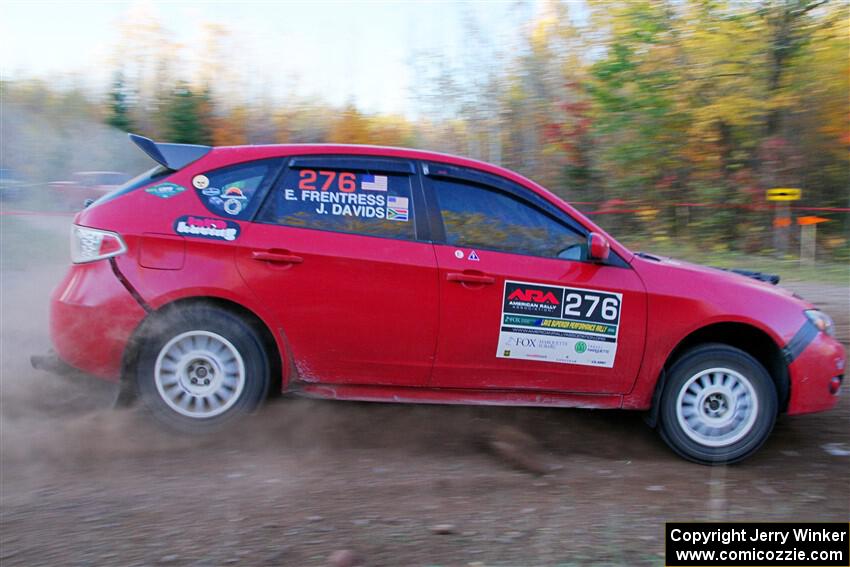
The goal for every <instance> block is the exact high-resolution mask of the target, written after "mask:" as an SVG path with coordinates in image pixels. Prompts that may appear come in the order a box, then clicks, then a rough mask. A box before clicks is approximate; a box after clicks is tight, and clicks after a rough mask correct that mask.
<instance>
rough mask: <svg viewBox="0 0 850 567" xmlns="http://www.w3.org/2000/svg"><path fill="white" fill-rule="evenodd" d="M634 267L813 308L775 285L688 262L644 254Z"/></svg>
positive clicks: (790, 292) (727, 291) (795, 295)
mask: <svg viewBox="0 0 850 567" xmlns="http://www.w3.org/2000/svg"><path fill="white" fill-rule="evenodd" d="M632 265H633V266H634V267H635V269H636V270H637V271H638V273H641V272H643V271H645V270H657V269H659V268H660V269H663V270H665V271H667V270H674V271H675V272H676V273H677V275H680V276H681V277H682V281H688V280H691V281H693V280H699V281H700V282H701V283H702V284H706V283H709V284H710V285H711V286H712V289H713V290H714V291H715V292H717V293H722V292H726V293H737V292H740V291H744V290H750V291H756V292H759V293H765V294H769V295H773V296H775V297H781V298H785V299H788V300H790V301H792V302H795V303H798V304H799V305H800V306H801V307H803V308H804V309H811V308H813V305H812V304H811V303H809V302H807V301H805V300H804V299H803V298H801V297H800V296H799V295H797V294H795V293H794V292H792V291H790V290H788V289H786V288H784V287H782V286H780V285H773V284H770V283H767V282H763V281H760V280H757V279H755V278H752V277H749V276H745V275H742V274H738V273H735V272H732V271H729V270H724V269H721V268H713V267H711V266H703V265H700V264H693V263H691V262H686V261H684V260H677V259H675V258H670V257H666V256H659V255H656V254H647V253H643V252H639V253H638V254H636V255H635V257H634V259H633V260H632Z"/></svg>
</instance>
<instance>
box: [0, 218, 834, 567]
mask: <svg viewBox="0 0 850 567" xmlns="http://www.w3.org/2000/svg"><path fill="white" fill-rule="evenodd" d="M69 222H70V219H69V218H63V217H58V218H57V217H53V218H38V217H27V218H25V219H23V218H22V219H17V220H15V221H14V222H7V221H6V220H5V219H4V221H3V235H2V236H3V243H2V246H3V248H2V254H4V255H5V258H4V269H3V272H2V282H0V283H2V289H1V291H2V306H1V307H2V343H1V344H0V347H2V352H1V353H0V355H2V367H0V370H2V380H0V457H1V458H0V564H2V565H3V566H10V567H11V566H13V565H25V566H32V565H121V566H125V565H159V564H162V565H228V564H239V565H294V566H302V565H303V566H306V565H327V564H329V563H328V562H329V558H330V557H331V555H332V554H334V552H338V551H340V550H350V551H351V552H352V553H351V554H348V556H347V557H346V554H340V553H337V554H336V556H335V557H334V561H335V562H336V563H337V564H340V565H342V564H345V563H346V561H348V560H349V559H351V557H352V556H356V557H357V558H359V559H360V561H361V562H362V564H364V565H375V566H396V565H587V564H593V565H597V564H609V565H627V564H628V565H644V564H646V565H660V564H662V563H663V559H662V556H663V547H664V542H663V528H664V522H665V521H688V520H835V521H846V520H847V519H848V517H850V400H848V397H847V396H844V397H843V398H842V399H841V401H840V404H839V406H838V407H837V408H836V409H835V410H834V411H832V412H829V413H825V414H817V415H811V416H800V417H796V418H788V417H783V418H781V419H780V420H779V422H778V424H777V426H776V430H775V431H774V433H773V436H772V437H771V439H770V440H769V441H768V443H767V444H766V446H765V447H764V448H763V449H762V450H761V452H760V453H759V454H758V455H756V456H755V457H754V458H752V459H750V460H748V461H747V462H745V463H743V464H740V465H736V466H731V467H714V468H710V467H703V466H699V465H694V464H691V463H687V462H685V461H683V460H682V459H680V458H678V457H676V456H675V455H673V454H672V453H671V451H669V450H668V449H667V448H666V447H665V446H664V444H663V443H662V441H661V440H660V439H659V438H658V437H657V436H656V435H655V434H654V433H653V432H652V431H650V430H649V429H647V428H646V427H645V426H644V425H643V423H642V421H641V417H640V416H639V415H638V414H633V413H627V412H603V411H596V412H594V411H588V410H548V409H514V408H470V407H449V406H412V405H389V404H384V405H382V404H359V403H346V402H321V401H310V400H299V399H295V400H287V399H284V400H280V401H276V402H274V403H272V404H270V405H269V406H267V407H266V408H265V409H263V410H262V411H261V412H260V413H259V414H258V415H256V416H255V417H253V418H251V419H249V420H248V421H246V422H243V423H241V424H240V425H239V426H238V427H237V428H236V429H234V430H232V431H229V432H226V433H224V434H220V435H217V436H215V437H211V438H203V439H191V438H180V437H175V436H172V435H170V434H168V433H165V432H164V431H162V430H160V429H159V428H158V427H156V426H155V425H153V424H151V423H149V422H148V421H147V420H146V419H144V417H143V416H140V415H138V413H137V412H136V411H135V410H122V411H117V410H112V409H110V403H111V400H112V398H113V397H114V395H115V391H114V388H113V387H111V386H109V385H107V384H104V383H101V382H99V381H97V380H94V379H92V378H88V377H84V376H81V377H75V378H60V377H57V376H53V375H50V374H47V373H44V372H40V371H35V370H32V369H31V368H30V367H29V362H28V357H29V355H30V354H31V353H38V352H44V351H45V350H46V349H47V348H48V347H49V341H48V337H47V296H48V294H49V292H50V289H51V288H52V287H53V286H54V285H55V284H56V282H57V281H58V279H59V278H60V277H61V274H62V273H63V271H64V270H65V262H67V260H65V259H64V257H65V252H64V250H65V247H66V244H65V242H64V235H65V234H67V225H68V223H69ZM57 246H58V247H59V250H58V251H57V250H56V247H57ZM791 287H793V288H794V289H796V290H797V291H798V292H799V293H800V294H801V295H803V296H805V297H807V298H809V299H811V300H813V301H814V302H815V303H817V304H818V305H820V306H821V307H823V308H824V309H826V310H828V311H829V312H831V313H832V314H833V316H834V317H835V318H836V319H837V321H838V324H839V332H840V333H841V335H840V336H841V338H842V340H843V341H844V342H845V343H847V342H848V335H850V332H848V289H847V287H846V286H835V285H825V284H815V283H801V284H793V285H792V286H791ZM532 471H537V472H538V473H541V472H542V473H545V474H535V473H534V472H532ZM348 563H349V564H351V563H352V562H351V561H348ZM355 563H356V562H355Z"/></svg>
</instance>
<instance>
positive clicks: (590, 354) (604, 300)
mask: <svg viewBox="0 0 850 567" xmlns="http://www.w3.org/2000/svg"><path fill="white" fill-rule="evenodd" d="M622 304H623V295H622V294H620V293H610V292H607V291H598V290H593V289H579V288H572V287H556V286H550V285H542V284H536V283H526V282H514V281H505V290H504V295H503V297H502V319H501V323H500V325H501V326H500V330H499V348H498V350H497V352H496V356H497V357H498V358H519V359H523V360H538V361H543V362H559V363H562V364H581V365H585V366H601V367H604V368H612V367H613V366H614V358H615V357H616V355H617V336H618V334H619V329H620V310H621V308H622Z"/></svg>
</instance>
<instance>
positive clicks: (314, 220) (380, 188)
mask: <svg viewBox="0 0 850 567" xmlns="http://www.w3.org/2000/svg"><path fill="white" fill-rule="evenodd" d="M337 165H338V166H340V167H336V166H337ZM345 165H346V164H345V163H344V162H339V163H338V164H337V163H334V161H333V160H328V161H327V163H326V164H322V165H321V166H320V167H290V168H289V169H288V170H287V171H286V173H285V174H284V175H283V179H282V181H281V182H280V183H278V184H277V186H276V187H275V189H274V191H273V192H272V194H271V195H270V196H269V198H268V199H267V200H266V205H265V206H264V207H263V210H262V211H261V212H260V215H259V217H258V220H260V221H262V222H268V223H276V224H281V225H286V226H293V227H300V228H313V229H319V230H329V231H334V232H347V233H353V234H363V235H367V236H380V237H383V238H397V239H404V240H414V239H415V230H414V226H413V199H412V196H411V185H410V183H411V175H409V174H406V173H398V172H387V171H377V170H352V169H350V168H346V167H345Z"/></svg>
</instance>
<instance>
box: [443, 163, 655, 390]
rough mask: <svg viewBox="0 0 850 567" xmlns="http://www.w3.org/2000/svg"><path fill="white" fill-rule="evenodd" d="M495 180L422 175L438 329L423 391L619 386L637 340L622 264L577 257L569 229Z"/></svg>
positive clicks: (631, 291)
mask: <svg viewBox="0 0 850 567" xmlns="http://www.w3.org/2000/svg"><path fill="white" fill-rule="evenodd" d="M506 185H507V182H505V183H500V184H499V186H498V187H497V186H495V185H493V186H488V185H486V184H485V183H479V182H472V181H469V180H465V179H457V178H450V177H440V176H431V177H429V178H428V182H427V186H428V188H429V196H430V198H431V199H432V200H433V201H434V203H435V206H437V207H438V208H439V210H440V216H441V217H442V221H443V226H444V232H445V236H444V243H441V244H438V245H436V247H435V250H436V254H437V264H438V265H439V269H440V314H441V325H440V336H439V341H438V344H437V355H436V360H435V366H434V375H433V378H432V381H431V384H432V385H433V386H436V387H442V388H474V389H523V390H543V391H558V392H576V393H606V394H607V393H624V392H627V391H629V389H630V388H631V386H632V384H633V383H634V380H635V378H636V376H637V373H638V370H639V367H640V363H641V358H642V353H643V344H644V333H645V324H646V296H645V293H644V287H643V284H642V282H641V280H640V279H639V278H638V276H637V275H636V274H635V273H634V271H633V270H631V268H630V267H629V266H628V265H627V264H625V262H622V261H620V262H613V263H612V264H609V265H603V264H597V263H592V262H589V261H587V259H586V257H587V250H586V235H585V234H583V233H582V232H581V230H582V229H581V227H580V226H579V225H577V224H571V223H566V222H564V220H563V219H558V218H556V216H555V215H552V214H549V213H547V212H546V211H545V210H543V209H542V208H539V207H537V206H536V205H535V201H534V200H533V199H532V197H536V196H534V195H531V194H530V192H528V190H526V189H524V188H521V187H519V186H516V187H514V188H512V189H511V190H510V191H507V190H503V189H504V188H505V186H506ZM524 194H528V197H529V200H525V199H524V198H523V195H524ZM536 198H537V200H538V201H539V197H536Z"/></svg>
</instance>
